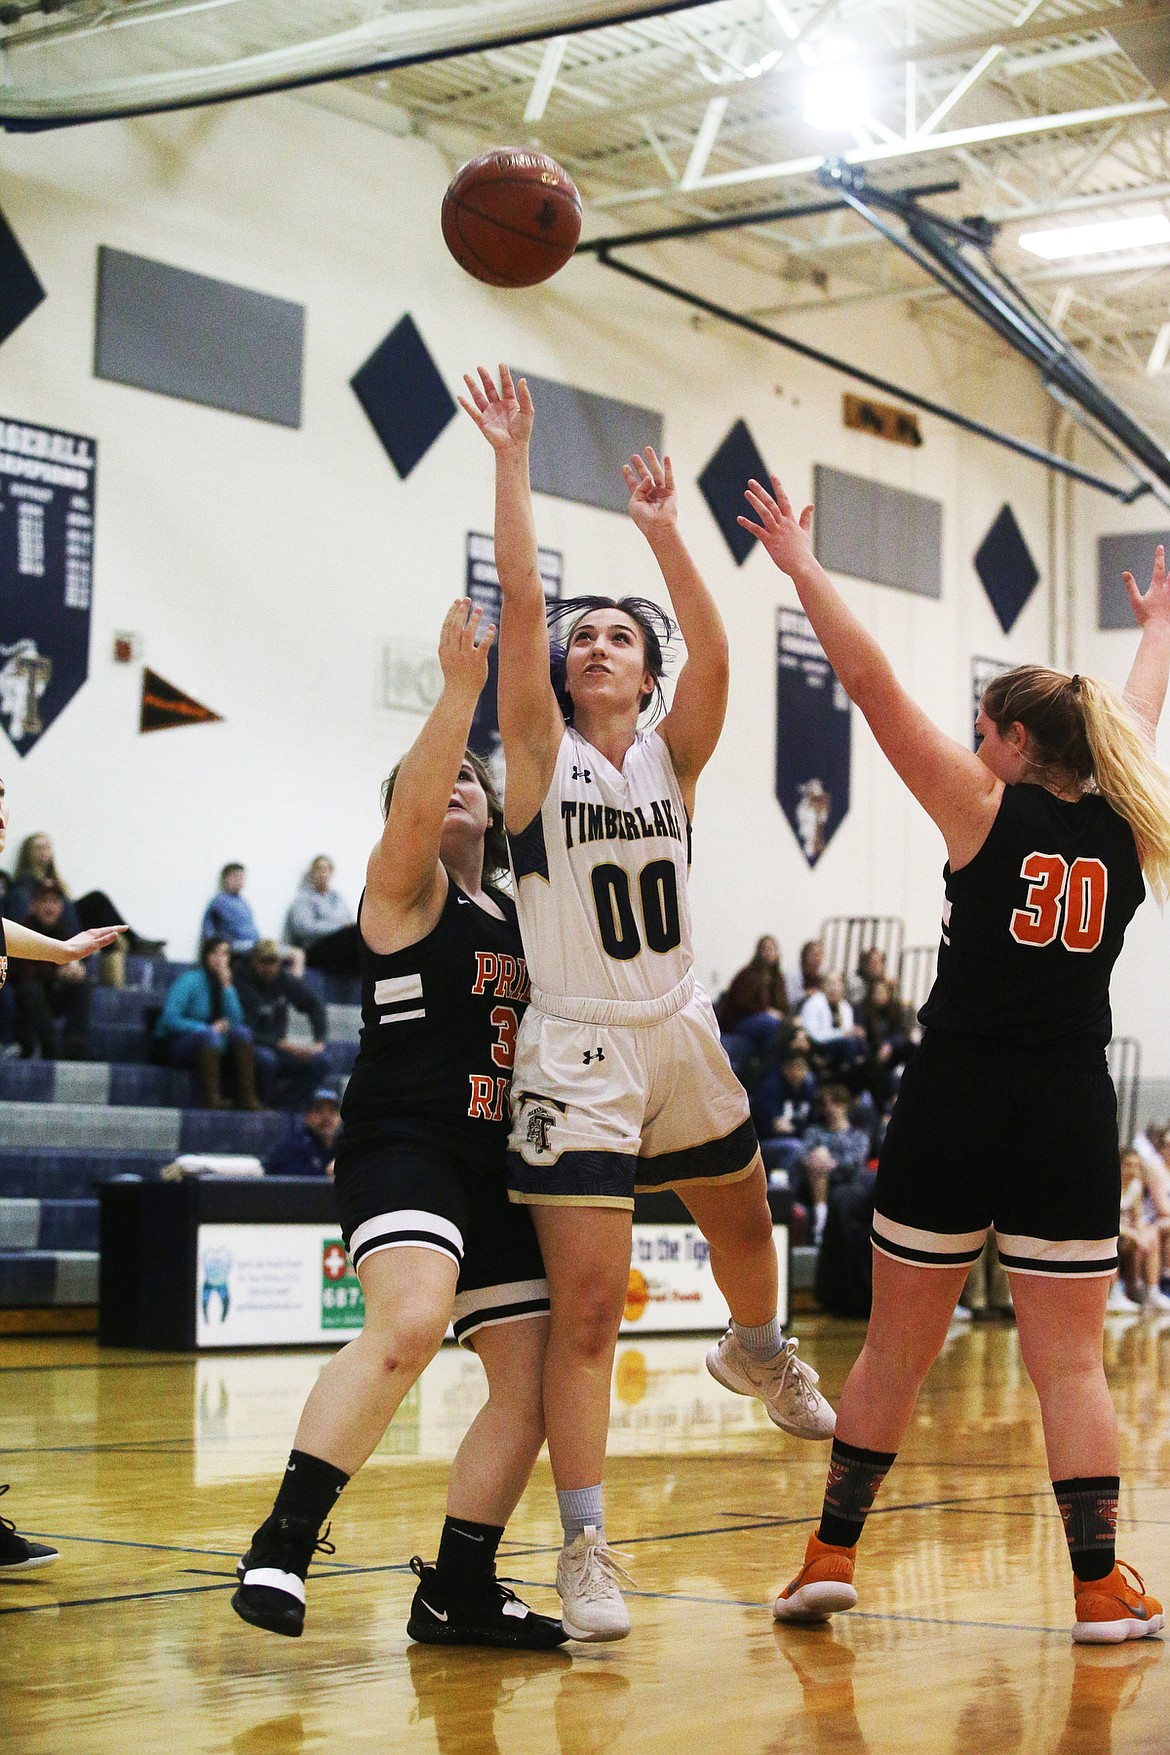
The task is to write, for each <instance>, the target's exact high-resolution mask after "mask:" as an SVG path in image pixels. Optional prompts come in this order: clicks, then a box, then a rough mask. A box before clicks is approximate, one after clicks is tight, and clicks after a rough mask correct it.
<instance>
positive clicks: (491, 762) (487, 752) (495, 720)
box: [466, 530, 565, 797]
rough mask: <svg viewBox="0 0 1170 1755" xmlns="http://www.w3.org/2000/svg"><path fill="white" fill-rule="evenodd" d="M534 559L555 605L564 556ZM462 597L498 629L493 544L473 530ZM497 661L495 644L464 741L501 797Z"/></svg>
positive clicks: (544, 553)
mask: <svg viewBox="0 0 1170 1755" xmlns="http://www.w3.org/2000/svg"><path fill="white" fill-rule="evenodd" d="M536 558H537V563H538V565H539V567H540V577H541V581H542V583H543V585H544V596H545V602H546V603H555V602H556V601H557V600H558V598H559V597H560V595H561V585H562V582H563V580H564V576H565V557H564V556H563V555H562V554H561V553H560V552H559V551H558V550H557V549H555V548H538V549H537V551H536ZM466 595H467V596H468V597H470V599H471V601H472V603H474V604H475V606H476V608H477V609H482V610H483V619H484V621H485V622H491V623H493V624H494V625H495V626H496V627H497V628H498V627H499V625H500V602H501V598H500V575H499V573H498V572H497V571H496V545H495V542H494V540H493V538H492V537H490V536H485V535H483V534H482V532H478V531H474V530H471V531H468V534H467V587H466ZM498 658H499V642H498V641H497V643H496V644H495V645H494V646H493V647H492V649H491V651H490V652H489V653H488V679H487V682H486V683H485V685H484V690H483V693H482V694H481V695H480V697H479V701H478V702H477V704H476V709H475V717H474V718H473V719H472V721H471V736H470V738H469V739H468V742H469V743H470V745H471V747H472V749H473V750H474V751H475V752H476V754H477V755H480V756H482V757H483V759H484V761H485V762H486V763H487V765H488V767H489V768H490V769H491V774H492V779H493V780H494V781H495V782H496V785H497V787H498V789H499V791H500V795H501V797H502V796H503V790H504V788H503V779H504V759H503V756H502V755H501V753H500V714H499V707H498V704H497V703H498V695H497V690H498V686H499V665H498Z"/></svg>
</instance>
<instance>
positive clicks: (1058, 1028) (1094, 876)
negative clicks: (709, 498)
mask: <svg viewBox="0 0 1170 1755" xmlns="http://www.w3.org/2000/svg"><path fill="white" fill-rule="evenodd" d="M747 499H748V502H749V504H750V505H751V507H752V512H753V516H752V518H747V517H741V518H740V520H739V521H740V523H741V524H742V525H743V526H744V527H745V528H746V529H748V530H750V531H751V532H752V533H753V535H755V536H757V537H758V538H759V540H760V542H761V543H762V544H763V545H764V547H765V548H766V549H767V551H768V553H769V554H770V555H771V557H772V559H773V560H774V561H775V563H776V565H777V566H778V567H780V568H781V569H782V570H783V571H784V572H785V573H787V574H788V575H789V577H790V578H791V579H792V581H793V583H794V584H795V586H796V590H797V594H798V595H799V597H800V601H801V603H802V604H803V605H804V608H805V611H806V613H807V615H808V618H809V620H810V621H811V623H812V625H813V628H814V629H815V631H816V634H817V638H818V639H819V640H820V642H821V645H822V646H823V647H824V651H825V656H826V658H827V659H828V660H829V663H830V664H831V665H832V666H833V669H834V670H835V671H836V673H837V676H838V677H839V679H840V681H841V686H842V687H843V688H844V689H845V690H846V692H847V693H848V694H849V696H850V698H851V699H852V700H854V701H856V703H857V705H858V706H859V707H860V708H861V711H862V712H863V713H864V714H865V717H866V719H867V720H868V722H869V725H870V727H871V728H872V730H873V733H874V736H875V737H876V738H877V740H878V742H879V744H880V745H881V747H882V750H883V751H884V752H885V754H886V756H887V757H888V759H889V761H890V762H891V764H892V766H893V767H894V769H895V770H896V772H897V773H898V774H899V775H900V776H901V778H902V779H903V780H904V781H905V783H906V785H907V786H908V787H909V789H910V791H911V792H912V793H913V794H914V796H915V798H917V799H918V801H919V803H920V804H921V805H922V806H923V808H924V810H926V812H927V813H928V815H929V816H930V818H931V819H932V821H933V822H934V823H935V824H936V825H937V827H938V828H939V830H940V832H941V833H942V836H943V839H944V841H945V842H946V849H947V864H946V868H945V873H944V875H945V880H946V902H945V906H944V912H943V932H942V945H941V947H940V950H939V966H938V979H937V981H936V982H935V985H934V987H933V989H932V991H931V994H930V997H929V999H928V1000H927V1002H926V1005H925V1006H924V1007H923V1010H922V1014H921V1015H922V1022H923V1024H924V1025H925V1027H926V1028H925V1035H924V1037H923V1041H922V1045H921V1047H920V1049H919V1051H918V1054H917V1056H916V1058H915V1059H914V1061H913V1062H912V1064H911V1065H910V1066H909V1067H908V1068H907V1071H906V1074H905V1077H904V1078H903V1081H902V1085H901V1089H900V1091H899V1094H898V1105H897V1108H896V1109H895V1111H894V1115H893V1118H892V1120H891V1122H890V1127H889V1131H888V1132H887V1134H886V1138H885V1142H884V1144H883V1147H882V1154H881V1160H880V1164H879V1168H878V1176H877V1184H876V1187H875V1191H874V1195H875V1209H876V1210H875V1212H874V1219H873V1311H872V1314H871V1316H870V1322H869V1331H868V1333H867V1335H866V1340H865V1345H864V1347H863V1348H862V1351H861V1354H860V1356H859V1358H858V1359H857V1361H856V1363H855V1364H854V1366H853V1369H852V1371H851V1372H850V1374H849V1378H848V1381H847V1382H846V1385H845V1390H844V1393H843V1395H842V1398H841V1413H840V1419H839V1424H838V1429H837V1436H836V1438H835V1439H834V1442H833V1454H832V1457H831V1459H830V1464H829V1476H828V1480H827V1482H826V1486H825V1501H824V1508H823V1511H822V1513H821V1521H820V1524H819V1527H818V1528H817V1529H816V1530H815V1531H814V1532H813V1533H812V1534H811V1535H810V1536H809V1539H808V1546H807V1549H806V1552H805V1558H804V1565H803V1566H802V1567H801V1569H800V1571H799V1572H798V1573H797V1575H796V1577H795V1578H794V1579H793V1580H792V1582H791V1583H790V1584H789V1585H788V1586H787V1587H786V1588H785V1589H784V1590H783V1591H782V1592H781V1593H780V1596H779V1597H778V1598H777V1601H776V1605H775V1609H774V1611H773V1612H774V1614H775V1617H776V1619H777V1620H778V1621H823V1620H825V1619H826V1618H827V1617H828V1616H829V1615H830V1614H832V1613H833V1612H834V1611H836V1610H840V1609H849V1608H852V1606H853V1605H854V1603H856V1601H857V1593H856V1591H855V1589H854V1587H853V1569H854V1562H855V1558H856V1551H857V1543H858V1541H859V1539H860V1537H861V1533H862V1530H863V1528H864V1525H865V1519H866V1516H867V1514H868V1512H869V1509H870V1506H871V1505H872V1504H873V1501H874V1497H875V1495H876V1493H877V1491H878V1488H879V1487H880V1485H881V1483H882V1480H883V1478H884V1477H885V1474H886V1472H887V1471H888V1470H889V1469H890V1468H891V1466H892V1465H893V1463H894V1460H895V1456H896V1453H897V1449H898V1445H899V1444H900V1442H901V1440H902V1437H903V1434H904V1433H905V1431H906V1428H907V1426H908V1425H909V1423H910V1419H911V1416H912V1414H913V1411H914V1404H915V1401H916V1400H917V1397H918V1391H919V1389H920V1387H921V1385H922V1380H923V1378H924V1377H925V1376H926V1373H927V1371H928V1370H929V1369H930V1366H931V1365H932V1364H933V1362H934V1359H935V1357H936V1356H937V1354H938V1351H939V1348H940V1347H941V1346H942V1343H943V1340H944V1338H945V1336H946V1332H947V1325H948V1323H949V1321H950V1319H951V1315H952V1313H953V1311H954V1308H955V1301H956V1299H957V1298H958V1296H959V1293H960V1291H961V1290H962V1288H963V1282H964V1280H965V1278H966V1276H967V1273H968V1272H969V1270H970V1267H971V1265H972V1263H973V1262H975V1261H976V1260H977V1259H978V1257H979V1255H980V1253H981V1251H982V1249H983V1245H984V1243H985V1241H986V1239H987V1234H988V1231H989V1230H990V1229H991V1228H992V1227H993V1226H994V1228H995V1232H996V1240H997V1243H998V1245H999V1254H1000V1260H1001V1261H1002V1263H1003V1265H1004V1267H1005V1268H1006V1269H1007V1271H1008V1273H1009V1274H1010V1275H1011V1280H1012V1303H1013V1305H1014V1308H1015V1315H1016V1322H1017V1326H1018V1329H1019V1337H1020V1352H1021V1354H1022V1356H1023V1361H1024V1365H1025V1368H1026V1369H1027V1372H1028V1375H1029V1376H1030V1377H1031V1379H1032V1383H1033V1385H1034V1386H1035V1389H1036V1394H1037V1398H1038V1400H1039V1402H1040V1416H1041V1420H1042V1422H1043V1426H1044V1443H1045V1448H1046V1451H1047V1455H1048V1466H1049V1471H1050V1476H1051V1480H1052V1488H1053V1492H1054V1494H1055V1496H1056V1501H1057V1504H1058V1505H1059V1507H1060V1512H1061V1516H1062V1519H1063V1522H1064V1530H1065V1536H1066V1538H1067V1541H1068V1548H1069V1555H1070V1558H1071V1561H1072V1569H1073V1590H1074V1598H1075V1607H1076V1620H1075V1623H1074V1625H1073V1638H1074V1639H1075V1640H1077V1641H1078V1642H1081V1643H1085V1644H1115V1643H1119V1642H1121V1641H1123V1640H1127V1639H1138V1638H1142V1637H1144V1636H1145V1635H1147V1634H1151V1633H1157V1632H1158V1631H1159V1630H1160V1629H1161V1627H1162V1623H1163V1614H1162V1605H1161V1604H1160V1603H1159V1602H1158V1601H1157V1600H1156V1598H1154V1597H1151V1596H1147V1595H1146V1594H1145V1588H1144V1586H1143V1584H1142V1581H1141V1579H1140V1578H1139V1577H1138V1575H1137V1574H1136V1573H1131V1576H1128V1577H1127V1576H1126V1574H1127V1573H1129V1572H1130V1570H1131V1569H1129V1568H1126V1567H1123V1566H1121V1565H1119V1564H1118V1562H1117V1556H1116V1550H1115V1542H1116V1529H1117V1499H1118V1492H1119V1487H1120V1482H1119V1471H1120V1463H1119V1449H1118V1436H1117V1415H1116V1413H1115V1411H1114V1408H1113V1402H1112V1400H1111V1398H1110V1394H1109V1385H1108V1383H1107V1381H1106V1378H1105V1370H1104V1365H1103V1362H1102V1333H1103V1330H1104V1321H1105V1301H1106V1296H1107V1294H1108V1290H1109V1284H1110V1281H1111V1280H1112V1278H1113V1275H1114V1273H1115V1272H1116V1269H1117V1233H1118V1225H1119V1220H1120V1206H1121V1178H1120V1172H1119V1167H1118V1155H1117V1100H1116V1097H1115V1095H1114V1091H1113V1085H1112V1082H1111V1080H1110V1077H1109V1069H1108V1066H1107V1065H1106V1060H1105V1049H1106V1045H1107V1044H1108V1041H1109V1037H1110V1034H1111V1029H1112V1023H1111V1019H1110V1012H1109V980H1110V976H1111V974H1112V971H1113V965H1114V963H1115V962H1116V960H1117V957H1118V954H1119V952H1120V950H1121V945H1122V940H1123V938H1124V936H1125V930H1126V928H1127V926H1128V925H1129V922H1130V920H1131V919H1132V918H1133V915H1134V913H1135V911H1136V909H1137V907H1138V905H1139V903H1140V902H1141V900H1142V897H1143V895H1144V893H1145V882H1148V883H1149V884H1150V886H1151V888H1153V889H1154V891H1155V892H1156V893H1157V895H1158V896H1159V897H1160V898H1163V899H1164V898H1165V896H1166V894H1167V892H1168V890H1170V783H1168V781H1167V777H1166V775H1165V774H1164V772H1163V771H1162V769H1161V768H1160V767H1159V766H1158V763H1157V760H1156V757H1155V754H1154V738H1155V734H1156V730H1157V724H1158V718H1159V716H1160V714H1161V711H1162V706H1163V702H1164V701H1165V697H1166V683H1167V675H1168V673H1170V587H1168V585H1167V580H1166V568H1165V557H1164V555H1163V553H1162V550H1161V549H1159V550H1158V551H1157V555H1156V558H1155V564H1154V573H1153V578H1152V579H1151V582H1150V588H1149V591H1148V592H1146V593H1145V594H1143V593H1142V592H1140V591H1139V590H1138V587H1137V585H1136V582H1135V581H1134V579H1133V578H1132V576H1131V575H1129V574H1126V575H1125V582H1126V586H1127V589H1128V591H1129V597H1130V602H1131V604H1132V606H1133V609H1134V614H1135V616H1136V619H1137V621H1138V623H1139V624H1140V626H1141V630H1142V637H1141V643H1140V645H1139V647H1138V652H1137V657H1136V658H1135V660H1134V664H1133V669H1132V670H1131V672H1130V677H1129V681H1128V684H1127V686H1126V690H1125V701H1124V702H1123V701H1121V700H1119V699H1118V698H1117V697H1116V696H1115V695H1114V694H1113V692H1112V691H1111V690H1110V689H1108V688H1107V687H1106V686H1105V684H1104V683H1101V682H1098V681H1096V680H1095V679H1094V678H1092V677H1081V676H1071V677H1070V676H1065V675H1064V674H1062V673H1061V672H1060V671H1056V670H1049V669H1047V668H1045V667H1043V666H1041V665H1038V664H1026V665H1019V666H1017V667H1016V668H1015V669H1013V670H1010V671H1008V672H1006V674H1005V675H1003V676H1001V677H997V678H996V679H995V680H994V681H993V682H992V683H990V684H989V686H988V688H987V689H986V691H985V692H984V695H983V700H982V703H981V705H980V709H979V716H978V718H977V719H976V721H975V729H976V732H977V734H978V736H979V738H980V747H979V752H978V754H977V755H976V754H973V753H972V751H971V750H970V749H968V748H966V747H965V745H963V744H960V743H958V742H956V741H954V740H952V739H951V738H949V737H946V736H945V735H944V734H943V732H941V731H940V730H939V728H938V727H937V726H936V725H934V724H933V723H932V722H931V720H930V719H928V718H927V716H926V714H925V713H924V712H923V711H922V709H921V708H920V707H919V706H917V705H916V703H915V702H914V701H912V700H911V699H910V697H909V696H908V695H907V694H906V692H905V690H904V689H903V688H902V687H901V685H900V683H899V682H898V680H897V678H896V677H895V675H894V672H893V668H892V666H891V665H890V662H889V660H888V659H887V658H886V656H885V654H884V652H883V651H882V650H881V648H880V646H879V645H878V644H877V642H876V641H875V640H874V638H873V636H872V635H871V634H870V632H869V630H868V629H867V628H866V627H865V626H864V625H863V624H862V622H861V621H859V620H858V618H857V617H856V616H855V615H854V614H853V613H852V611H851V610H850V609H849V608H848V606H847V605H846V604H845V603H844V601H843V600H842V598H841V597H840V595H839V594H838V592H837V591H836V590H835V588H834V586H833V583H832V581H831V580H830V578H829V577H828V575H827V573H826V572H825V571H824V568H823V567H821V566H820V564H819V563H818V561H817V560H816V557H815V556H814V554H813V551H812V542H811V540H810V537H809V530H810V526H811V520H812V507H811V506H808V507H806V508H805V510H804V512H803V513H802V514H801V516H800V518H799V519H797V518H796V517H795V516H794V515H793V511H792V507H791V505H790V504H789V502H788V499H787V497H786V495H785V493H784V490H783V488H782V487H781V485H780V482H779V480H778V479H777V477H776V476H773V477H772V491H771V492H770V493H769V491H768V489H767V488H765V487H763V486H762V485H761V484H760V483H759V482H756V481H753V482H752V483H751V484H750V486H749V488H748V491H747ZM1143 874H1144V880H1145V882H1143ZM956 1117H962V1125H961V1126H958V1127H956V1126H955V1118H956Z"/></svg>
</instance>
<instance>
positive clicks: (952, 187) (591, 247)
mask: <svg viewBox="0 0 1170 1755" xmlns="http://www.w3.org/2000/svg"><path fill="white" fill-rule="evenodd" d="M959 187H960V184H958V183H956V182H955V181H954V180H953V179H952V180H951V181H949V182H946V183H921V184H918V185H917V186H916V187H914V188H913V189H907V190H904V191H903V193H905V194H907V195H915V196H921V195H952V194H954V192H955V191H956V190H957V189H958V188H959ZM847 206H848V203H847V202H845V201H841V200H839V199H837V198H836V197H834V196H821V197H820V198H819V200H816V201H801V202H797V203H796V204H795V205H793V204H789V205H788V206H787V207H753V208H749V209H748V211H747V212H746V213H732V214H720V215H719V216H718V217H717V218H715V219H690V220H684V221H682V222H681V223H680V224H678V225H662V226H655V227H653V228H652V229H651V230H649V231H642V232H623V233H621V234H620V235H618V236H614V237H607V238H590V239H588V240H587V241H586V242H585V243H583V244H578V245H577V254H578V255H579V256H582V255H600V254H601V252H602V251H603V250H617V249H627V248H628V247H629V246H630V245H631V244H662V243H667V242H669V241H670V240H672V239H675V238H698V237H703V236H704V235H705V234H706V233H708V232H734V231H743V230H745V229H746V228H747V227H748V226H759V225H769V224H771V222H772V221H773V220H781V219H807V218H808V217H809V215H810V214H817V213H834V212H836V211H837V210H838V209H840V208H844V207H847ZM862 235H863V236H865V235H867V234H865V233H863V234H862Z"/></svg>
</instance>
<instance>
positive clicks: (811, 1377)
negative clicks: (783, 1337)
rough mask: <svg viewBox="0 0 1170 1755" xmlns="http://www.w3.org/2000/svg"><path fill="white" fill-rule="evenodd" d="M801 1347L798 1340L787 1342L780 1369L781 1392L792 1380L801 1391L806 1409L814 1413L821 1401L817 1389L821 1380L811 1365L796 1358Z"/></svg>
mask: <svg viewBox="0 0 1170 1755" xmlns="http://www.w3.org/2000/svg"><path fill="white" fill-rule="evenodd" d="M799 1345H800V1342H799V1341H797V1340H791V1341H785V1343H784V1363H783V1365H782V1366H781V1367H780V1385H779V1387H780V1389H781V1390H784V1389H786V1388H787V1387H788V1383H789V1380H790V1379H791V1380H792V1383H793V1384H794V1385H795V1386H796V1387H797V1388H798V1389H799V1392H800V1396H801V1399H802V1400H803V1402H804V1405H805V1407H806V1408H808V1409H809V1411H810V1412H812V1410H813V1409H815V1407H816V1405H817V1402H818V1401H819V1400H820V1397H819V1395H818V1393H817V1389H816V1385H817V1383H818V1382H819V1381H820V1379H819V1378H818V1376H817V1373H816V1372H815V1371H814V1370H813V1368H812V1366H811V1365H806V1364H805V1362H804V1360H803V1359H798V1358H797V1357H796V1349H797V1347H799Z"/></svg>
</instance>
